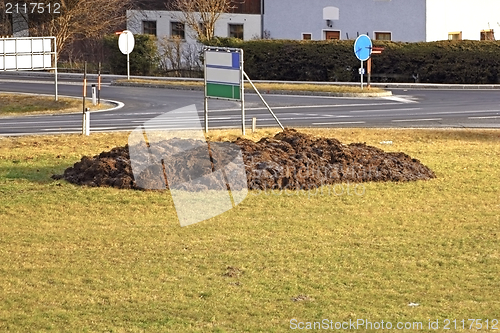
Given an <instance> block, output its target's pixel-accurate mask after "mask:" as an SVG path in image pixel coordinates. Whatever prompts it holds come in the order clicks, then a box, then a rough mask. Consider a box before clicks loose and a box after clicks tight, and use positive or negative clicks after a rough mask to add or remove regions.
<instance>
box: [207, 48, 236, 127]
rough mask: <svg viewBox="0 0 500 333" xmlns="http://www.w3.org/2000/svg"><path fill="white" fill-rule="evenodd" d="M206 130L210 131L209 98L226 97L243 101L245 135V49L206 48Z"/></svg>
mask: <svg viewBox="0 0 500 333" xmlns="http://www.w3.org/2000/svg"><path fill="white" fill-rule="evenodd" d="M204 58H205V103H204V105H205V110H204V115H205V132H208V99H209V98H216V99H226V100H230V101H239V102H240V103H241V130H242V133H243V135H245V98H244V85H243V50H242V49H235V48H208V47H207V48H205V50H204Z"/></svg>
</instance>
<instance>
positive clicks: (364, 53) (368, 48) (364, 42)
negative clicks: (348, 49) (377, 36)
mask: <svg viewBox="0 0 500 333" xmlns="http://www.w3.org/2000/svg"><path fill="white" fill-rule="evenodd" d="M372 48H373V44H372V40H371V39H370V37H368V36H367V35H360V36H359V37H358V38H356V41H355V42H354V54H355V55H356V57H357V58H358V59H359V60H361V61H366V60H368V59H370V56H371V55H372Z"/></svg>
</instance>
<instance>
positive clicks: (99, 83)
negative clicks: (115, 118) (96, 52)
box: [97, 61, 101, 105]
mask: <svg viewBox="0 0 500 333" xmlns="http://www.w3.org/2000/svg"><path fill="white" fill-rule="evenodd" d="M97 104H99V105H101V62H100V61H99V69H98V73H97Z"/></svg>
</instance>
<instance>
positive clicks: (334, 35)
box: [325, 31, 340, 40]
mask: <svg viewBox="0 0 500 333" xmlns="http://www.w3.org/2000/svg"><path fill="white" fill-rule="evenodd" d="M325 39H326V40H330V39H340V31H325Z"/></svg>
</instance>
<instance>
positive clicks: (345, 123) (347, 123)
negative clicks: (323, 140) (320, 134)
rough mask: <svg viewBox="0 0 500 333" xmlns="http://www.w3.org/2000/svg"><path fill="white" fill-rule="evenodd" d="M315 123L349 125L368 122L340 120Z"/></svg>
mask: <svg viewBox="0 0 500 333" xmlns="http://www.w3.org/2000/svg"><path fill="white" fill-rule="evenodd" d="M312 124H313V125H349V124H366V122H364V121H340V122H336V123H312Z"/></svg>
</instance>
